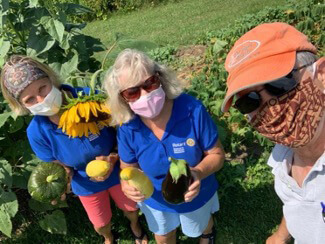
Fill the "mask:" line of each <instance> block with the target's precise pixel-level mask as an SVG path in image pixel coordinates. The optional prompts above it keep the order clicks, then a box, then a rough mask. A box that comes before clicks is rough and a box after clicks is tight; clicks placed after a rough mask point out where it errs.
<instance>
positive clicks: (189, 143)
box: [186, 138, 195, 147]
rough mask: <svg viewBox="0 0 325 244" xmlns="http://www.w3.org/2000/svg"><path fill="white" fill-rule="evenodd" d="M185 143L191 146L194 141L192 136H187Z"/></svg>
mask: <svg viewBox="0 0 325 244" xmlns="http://www.w3.org/2000/svg"><path fill="white" fill-rule="evenodd" d="M186 144H187V145H188V146H190V147H193V146H194V145H195V141H194V140H193V139H192V138H188V139H187V140H186Z"/></svg>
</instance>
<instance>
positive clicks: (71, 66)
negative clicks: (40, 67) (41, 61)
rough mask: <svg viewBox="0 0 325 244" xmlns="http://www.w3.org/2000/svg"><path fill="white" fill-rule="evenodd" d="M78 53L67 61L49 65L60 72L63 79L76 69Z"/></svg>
mask: <svg viewBox="0 0 325 244" xmlns="http://www.w3.org/2000/svg"><path fill="white" fill-rule="evenodd" d="M78 60H79V59H78V54H75V55H74V56H73V57H72V58H71V59H70V60H69V61H67V62H65V63H63V64H61V63H52V64H50V67H51V68H52V69H54V70H55V71H56V72H58V73H59V74H60V76H61V77H62V78H63V79H66V78H68V76H69V75H70V74H71V73H73V72H75V71H77V70H78Z"/></svg>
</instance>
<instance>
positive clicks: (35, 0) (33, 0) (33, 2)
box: [29, 0, 39, 8]
mask: <svg viewBox="0 0 325 244" xmlns="http://www.w3.org/2000/svg"><path fill="white" fill-rule="evenodd" d="M38 6H39V4H38V0H29V7H31V8H34V7H38Z"/></svg>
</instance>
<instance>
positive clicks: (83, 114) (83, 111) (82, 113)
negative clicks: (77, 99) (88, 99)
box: [78, 103, 86, 118]
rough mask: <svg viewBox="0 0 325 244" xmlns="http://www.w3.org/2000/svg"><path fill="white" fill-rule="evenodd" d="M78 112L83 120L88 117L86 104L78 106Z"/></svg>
mask: <svg viewBox="0 0 325 244" xmlns="http://www.w3.org/2000/svg"><path fill="white" fill-rule="evenodd" d="M78 112H79V115H80V117H82V118H85V117H86V109H85V106H84V103H79V104H78Z"/></svg>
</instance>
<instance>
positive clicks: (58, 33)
mask: <svg viewBox="0 0 325 244" xmlns="http://www.w3.org/2000/svg"><path fill="white" fill-rule="evenodd" d="M41 23H42V25H43V27H44V28H45V30H46V31H47V32H48V33H49V34H50V36H52V37H53V38H54V39H55V40H57V41H58V42H59V43H61V42H62V39H63V34H64V25H63V24H62V23H61V22H60V21H58V20H56V19H53V18H51V17H42V18H41Z"/></svg>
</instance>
